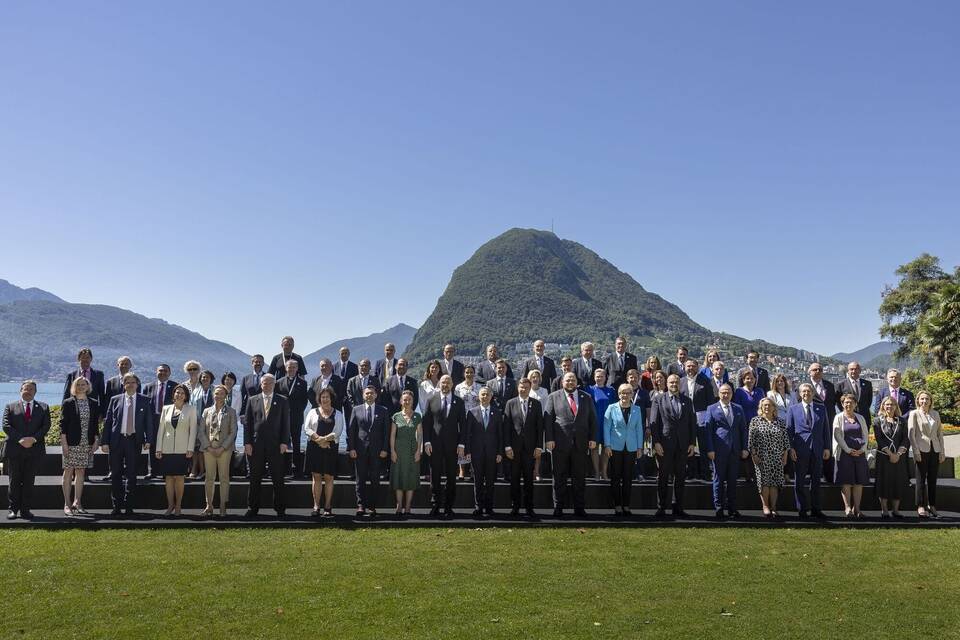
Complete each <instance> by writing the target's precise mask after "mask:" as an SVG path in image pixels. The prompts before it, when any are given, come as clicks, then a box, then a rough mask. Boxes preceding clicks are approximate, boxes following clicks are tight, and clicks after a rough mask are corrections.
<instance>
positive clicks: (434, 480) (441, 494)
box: [426, 447, 459, 509]
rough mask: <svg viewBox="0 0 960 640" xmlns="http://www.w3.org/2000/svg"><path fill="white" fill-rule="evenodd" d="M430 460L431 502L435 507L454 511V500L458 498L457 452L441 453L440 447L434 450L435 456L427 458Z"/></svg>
mask: <svg viewBox="0 0 960 640" xmlns="http://www.w3.org/2000/svg"><path fill="white" fill-rule="evenodd" d="M426 457H427V458H429V459H430V490H431V492H430V493H431V498H430V502H431V503H432V504H433V506H434V507H437V508H445V509H453V505H454V500H455V499H456V497H457V473H458V471H459V466H458V465H457V450H456V449H454V450H453V451H441V450H440V448H439V447H434V448H433V455H429V456H426ZM444 477H446V485H447V486H446V490H444V487H443V480H444Z"/></svg>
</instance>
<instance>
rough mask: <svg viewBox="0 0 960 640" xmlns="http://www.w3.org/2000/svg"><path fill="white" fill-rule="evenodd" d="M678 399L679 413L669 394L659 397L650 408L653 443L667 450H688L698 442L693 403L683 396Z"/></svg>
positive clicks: (680, 395)
mask: <svg viewBox="0 0 960 640" xmlns="http://www.w3.org/2000/svg"><path fill="white" fill-rule="evenodd" d="M678 397H679V399H680V412H679V413H677V411H676V410H675V409H674V408H673V403H672V402H671V401H670V398H671V396H670V393H669V392H668V393H664V394H662V395H660V396H657V398H656V399H654V401H653V403H652V405H651V407H650V432H651V434H652V438H653V443H654V444H657V443H660V445H661V446H662V447H663V448H664V449H667V450H671V449H686V448H687V447H689V446H690V445H692V444H695V443H696V441H697V414H696V412H695V411H694V410H693V401H692V400H690V398H688V397H687V396H685V395H683V394H678Z"/></svg>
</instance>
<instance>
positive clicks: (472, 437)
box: [464, 387, 503, 518]
mask: <svg viewBox="0 0 960 640" xmlns="http://www.w3.org/2000/svg"><path fill="white" fill-rule="evenodd" d="M478 398H479V401H480V402H479V404H478V405H477V406H476V407H474V408H473V409H471V410H470V411H468V412H467V435H466V436H465V437H464V440H465V442H466V451H465V453H466V456H467V458H469V460H470V466H471V469H472V473H473V517H474V518H479V517H480V516H483V515H487V516H490V517H492V516H493V515H494V511H493V492H494V486H495V484H496V480H497V465H499V464H500V461H501V460H502V459H503V458H502V454H501V451H502V449H503V445H502V444H501V442H500V436H501V432H502V431H503V414H502V413H501V411H500V408H499V407H497V406H496V404H494V403H493V402H491V400H492V399H493V393H492V392H491V391H490V387H481V388H480V393H479V395H478Z"/></svg>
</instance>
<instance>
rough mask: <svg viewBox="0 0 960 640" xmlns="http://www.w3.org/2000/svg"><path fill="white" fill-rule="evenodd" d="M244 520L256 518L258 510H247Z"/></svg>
mask: <svg viewBox="0 0 960 640" xmlns="http://www.w3.org/2000/svg"><path fill="white" fill-rule="evenodd" d="M243 517H244V518H256V517H257V510H256V509H247V511H246V513H244V514H243Z"/></svg>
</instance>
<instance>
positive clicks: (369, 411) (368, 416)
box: [367, 405, 373, 424]
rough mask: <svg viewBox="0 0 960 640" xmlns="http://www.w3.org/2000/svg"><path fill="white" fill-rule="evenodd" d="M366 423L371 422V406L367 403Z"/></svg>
mask: <svg viewBox="0 0 960 640" xmlns="http://www.w3.org/2000/svg"><path fill="white" fill-rule="evenodd" d="M367 424H373V407H371V406H370V405H367Z"/></svg>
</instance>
